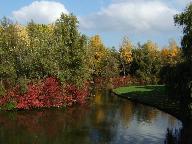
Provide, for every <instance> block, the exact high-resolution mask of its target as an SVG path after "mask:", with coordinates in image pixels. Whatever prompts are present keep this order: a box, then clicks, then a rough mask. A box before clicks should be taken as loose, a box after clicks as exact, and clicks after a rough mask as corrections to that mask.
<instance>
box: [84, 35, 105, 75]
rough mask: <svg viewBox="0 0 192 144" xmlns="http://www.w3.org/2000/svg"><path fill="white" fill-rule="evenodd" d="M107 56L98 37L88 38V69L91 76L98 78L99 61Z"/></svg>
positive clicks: (99, 71)
mask: <svg viewBox="0 0 192 144" xmlns="http://www.w3.org/2000/svg"><path fill="white" fill-rule="evenodd" d="M106 55H107V49H106V48H105V46H104V44H103V42H102V40H101V38H100V36H99V35H95V36H93V37H91V38H90V41H89V45H88V57H89V68H90V71H91V73H92V74H93V75H96V76H99V74H100V73H101V61H102V59H104V58H105V57H106Z"/></svg>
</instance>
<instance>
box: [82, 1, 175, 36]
mask: <svg viewBox="0 0 192 144" xmlns="http://www.w3.org/2000/svg"><path fill="white" fill-rule="evenodd" d="M176 13H178V11H177V10H176V9H173V8H170V7H168V6H167V5H166V4H164V3H162V2H159V1H152V0H148V1H146V0H145V1H144V0H134V1H130V0H121V2H117V0H115V1H114V2H113V3H112V4H110V5H109V6H107V7H106V8H103V9H101V10H100V11H99V12H97V13H94V14H91V15H89V16H85V17H81V18H80V26H81V28H82V29H83V30H90V29H93V30H95V31H121V32H124V31H128V32H130V33H135V32H137V33H143V32H165V31H172V30H174V29H175V27H174V22H173V15H174V14H176Z"/></svg>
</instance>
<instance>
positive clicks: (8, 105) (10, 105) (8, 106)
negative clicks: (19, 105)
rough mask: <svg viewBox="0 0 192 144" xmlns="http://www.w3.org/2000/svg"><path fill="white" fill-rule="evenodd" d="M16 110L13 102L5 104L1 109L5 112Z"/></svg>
mask: <svg viewBox="0 0 192 144" xmlns="http://www.w3.org/2000/svg"><path fill="white" fill-rule="evenodd" d="M15 108H16V103H15V102H9V103H6V104H5V105H4V106H3V109H5V110H13V109H15Z"/></svg>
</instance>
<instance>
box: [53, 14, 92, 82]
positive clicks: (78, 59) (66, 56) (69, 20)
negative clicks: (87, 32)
mask: <svg viewBox="0 0 192 144" xmlns="http://www.w3.org/2000/svg"><path fill="white" fill-rule="evenodd" d="M86 47H87V40H86V37H85V36H84V35H81V34H80V33H79V32H78V20H77V18H76V17H75V16H74V15H72V14H70V15H66V14H61V16H60V18H59V19H58V20H57V21H56V23H55V27H54V50H55V51H56V60H57V62H58V65H59V69H58V77H59V78H60V79H61V80H62V81H63V82H65V81H66V82H67V83H74V84H78V85H80V84H81V83H83V82H84V80H86V79H87V78H88V77H89V76H88V72H87V74H85V71H86V68H87V66H86V60H87V59H86V57H87V51H86Z"/></svg>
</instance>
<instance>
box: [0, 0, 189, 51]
mask: <svg viewBox="0 0 192 144" xmlns="http://www.w3.org/2000/svg"><path fill="white" fill-rule="evenodd" d="M190 2H192V0H0V3H1V4H0V18H2V17H3V16H6V17H9V18H10V19H12V20H14V21H17V22H19V23H21V24H26V23H27V22H28V21H30V20H31V19H33V20H34V21H35V22H36V23H43V24H48V23H52V22H54V21H55V20H56V19H57V18H58V17H59V16H60V14H61V12H63V13H66V14H69V13H73V14H74V15H76V16H77V18H78V20H79V30H80V32H81V33H83V34H86V35H88V36H93V35H96V34H98V35H100V36H101V38H102V39H103V42H104V43H105V45H106V46H108V47H112V46H115V47H116V48H117V49H118V47H119V45H120V43H121V41H122V39H123V37H124V36H127V37H128V38H129V39H130V40H131V41H132V42H133V43H134V44H137V43H138V42H141V43H144V42H146V41H147V40H152V41H154V42H156V43H157V44H158V45H159V46H160V47H164V46H166V45H167V44H168V42H169V40H171V39H175V40H176V41H177V43H178V44H179V43H180V40H181V37H182V29H181V28H179V27H177V26H175V24H174V20H173V16H174V15H175V14H178V13H181V12H182V11H183V10H185V7H186V6H187V4H189V3H190Z"/></svg>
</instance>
